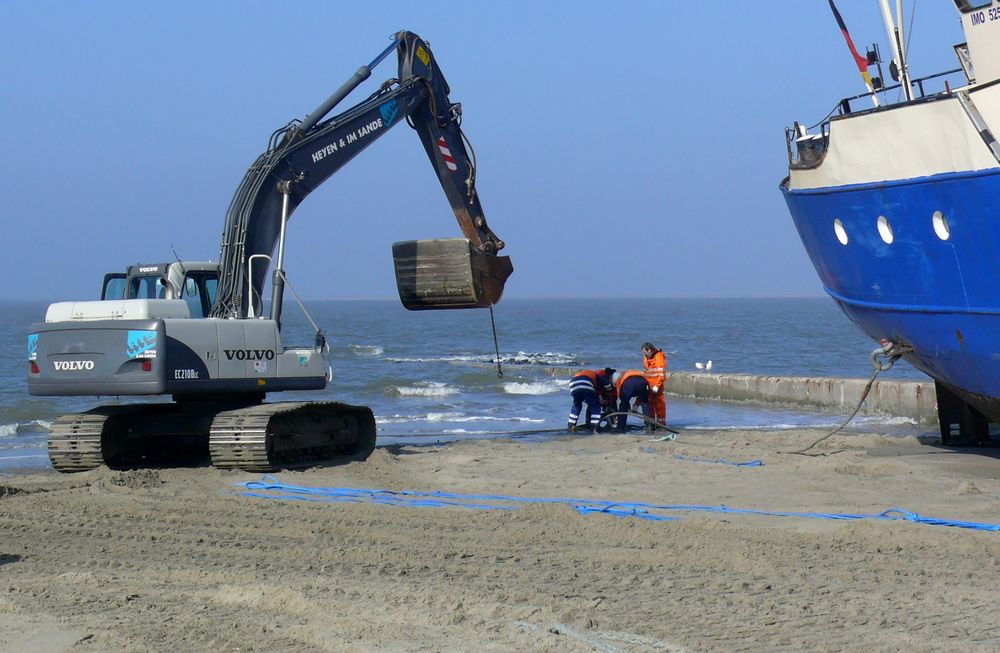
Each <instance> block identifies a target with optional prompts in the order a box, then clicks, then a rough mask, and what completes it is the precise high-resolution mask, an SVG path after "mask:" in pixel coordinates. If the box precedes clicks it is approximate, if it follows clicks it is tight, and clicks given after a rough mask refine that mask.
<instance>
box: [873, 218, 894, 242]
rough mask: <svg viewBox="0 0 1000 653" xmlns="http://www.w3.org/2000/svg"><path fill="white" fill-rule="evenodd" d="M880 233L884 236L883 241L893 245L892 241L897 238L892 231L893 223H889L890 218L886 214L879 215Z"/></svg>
mask: <svg viewBox="0 0 1000 653" xmlns="http://www.w3.org/2000/svg"><path fill="white" fill-rule="evenodd" d="M877 224H878V235H879V236H881V237H882V241H883V242H884V243H885V244H886V245H891V244H892V241H893V240H895V236H894V235H893V233H892V225H891V224H889V219H888V218H886V217H885V216H884V215H880V216H878V223H877Z"/></svg>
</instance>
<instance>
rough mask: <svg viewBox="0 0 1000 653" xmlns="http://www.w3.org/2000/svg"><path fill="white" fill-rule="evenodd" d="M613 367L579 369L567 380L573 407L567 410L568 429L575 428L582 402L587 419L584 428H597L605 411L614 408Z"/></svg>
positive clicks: (573, 429)
mask: <svg viewBox="0 0 1000 653" xmlns="http://www.w3.org/2000/svg"><path fill="white" fill-rule="evenodd" d="M614 373H615V371H614V369H612V368H610V367H605V368H604V369H603V370H580V371H579V372H577V373H576V375H575V376H574V377H573V378H572V380H570V382H569V392H570V395H572V397H573V407H572V408H570V410H569V424H567V428H568V429H569V430H570V431H575V430H576V422H577V420H578V419H579V418H580V411H581V410H583V404H587V419H586V421H585V422H584V428H590V429H593V430H597V426H598V424H599V423H600V421H601V417H602V416H603V415H604V413H605V412H609V411H610V410H613V409H614V405H615V403H614V402H615V389H614V386H613V385H612V383H611V375H612V374H614Z"/></svg>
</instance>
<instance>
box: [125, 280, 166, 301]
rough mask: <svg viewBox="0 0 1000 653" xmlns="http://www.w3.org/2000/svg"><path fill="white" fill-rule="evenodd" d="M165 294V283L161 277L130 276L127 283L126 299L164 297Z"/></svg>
mask: <svg viewBox="0 0 1000 653" xmlns="http://www.w3.org/2000/svg"><path fill="white" fill-rule="evenodd" d="M166 296H167V284H166V281H165V280H164V279H163V277H161V276H159V275H156V276H148V277H132V281H131V282H130V283H129V288H128V299H164V298H165V297H166Z"/></svg>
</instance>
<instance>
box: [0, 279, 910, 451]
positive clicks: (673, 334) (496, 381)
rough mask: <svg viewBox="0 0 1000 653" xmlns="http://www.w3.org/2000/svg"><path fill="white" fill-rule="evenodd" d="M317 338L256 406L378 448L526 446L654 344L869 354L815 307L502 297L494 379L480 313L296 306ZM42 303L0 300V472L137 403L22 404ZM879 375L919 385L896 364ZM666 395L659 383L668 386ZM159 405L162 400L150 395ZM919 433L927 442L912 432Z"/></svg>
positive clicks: (681, 402)
mask: <svg viewBox="0 0 1000 653" xmlns="http://www.w3.org/2000/svg"><path fill="white" fill-rule="evenodd" d="M305 307H306V309H307V310H308V311H309V314H310V315H311V316H312V319H313V320H314V321H315V322H316V323H317V325H318V326H319V327H320V328H321V329H323V330H324V331H325V332H326V336H327V339H328V341H329V343H330V346H331V354H330V356H329V361H330V363H331V365H332V367H333V374H334V378H333V382H332V383H330V384H329V386H328V387H327V388H326V389H325V390H323V391H312V392H295V393H291V392H289V393H275V394H273V395H269V400H271V401H278V400H282V399H286V400H307V399H317V400H326V401H342V402H346V403H350V404H359V405H365V406H370V407H371V408H372V410H373V411H374V413H375V418H376V423H377V426H378V436H379V443H399V442H407V443H414V442H415V443H420V442H427V443H433V442H437V441H446V440H452V439H461V438H471V437H503V436H513V437H527V438H530V437H534V436H535V434H539V433H544V432H546V431H550V430H553V429H559V428H564V427H565V425H566V419H567V415H568V413H569V408H570V404H571V400H570V397H569V391H568V386H569V378H570V376H571V375H572V371H573V370H576V369H583V368H603V367H606V366H610V367H614V368H616V369H619V370H625V369H633V368H636V369H642V355H641V353H640V347H641V345H642V343H644V342H647V341H649V342H652V343H653V344H655V345H656V346H658V347H660V348H661V349H663V351H664V352H665V353H666V354H667V359H668V369H669V370H680V371H685V372H695V371H697V370H696V363H702V364H704V363H706V362H707V361H709V360H711V361H712V372H713V373H730V374H762V375H776V376H828V377H855V378H867V377H869V376H870V375H871V373H872V367H871V363H870V362H869V354H870V353H871V351H872V350H873V349H874V348H875V347H876V346H877V344H876V343H874V342H873V341H872V340H871V339H869V338H868V337H867V336H865V335H864V334H863V333H861V332H860V331H859V330H858V329H857V328H856V327H855V326H854V325H853V324H852V323H851V322H850V321H849V320H848V319H847V318H846V317H845V316H844V315H843V313H841V312H840V310H839V309H838V308H837V307H836V305H835V304H834V303H833V302H832V301H831V300H830V299H827V298H823V297H816V298H781V299H775V298H710V299H642V300H640V299H573V300H570V299H530V300H528V299H521V300H519V299H504V300H503V301H501V303H500V304H499V305H498V306H496V307H495V309H494V311H495V315H494V317H495V323H496V334H497V341H498V343H499V348H500V368H501V370H502V373H503V376H502V378H500V377H499V374H498V370H497V365H496V363H495V359H496V354H495V345H494V339H493V332H492V328H491V322H490V314H489V311H487V310H461V311H418V312H410V311H406V310H405V309H403V308H402V306H401V305H400V304H399V302H398V301H397V300H388V299H387V300H350V301H309V302H306V303H305ZM44 314H45V306H44V305H41V304H34V303H4V304H0V469H3V468H10V467H11V466H26V467H47V466H48V460H47V457H46V456H45V451H44V447H45V439H46V433H47V426H48V424H50V423H51V421H52V420H53V419H54V418H55V417H56V416H58V415H60V414H62V413H67V412H77V411H84V410H87V409H89V408H91V407H93V406H96V405H99V404H104V403H114V402H117V401H121V402H131V401H148V400H149V398H147V399H142V398H121V399H120V400H119V399H117V398H114V397H112V398H108V397H102V398H96V397H31V396H29V395H28V393H27V389H26V383H25V375H26V366H27V356H26V351H27V336H28V333H29V329H30V324H31V323H32V322H39V321H42V319H43V318H44ZM282 340H283V342H284V344H285V345H286V346H291V345H306V344H308V345H311V344H312V343H313V329H312V326H311V325H310V323H309V320H308V319H307V318H306V317H305V316H304V314H303V313H302V310H301V309H300V308H299V307H298V306H297V305H296V304H295V303H294V302H286V311H285V320H284V327H283V332H282ZM885 377H886V378H896V379H919V380H927V377H926V376H924V375H923V374H921V373H920V372H918V371H917V370H915V369H914V368H913V367H911V366H909V365H908V364H906V363H905V361H900V362H898V363H897V364H896V365H895V367H893V369H892V370H890V371H889V372H886V373H885ZM668 389H669V387H668ZM161 400H163V399H161ZM667 408H668V422H669V424H670V426H671V427H673V428H675V429H679V430H681V431H685V432H691V433H696V432H698V431H704V430H712V429H747V428H749V429H785V428H800V427H817V428H827V427H831V428H832V427H834V426H836V425H838V424H839V423H840V422H841V421H843V419H844V418H845V417H846V415H844V414H841V413H837V412H818V411H797V410H790V409H787V408H783V407H781V408H779V407H761V406H754V405H748V404H740V403H722V402H709V401H695V400H690V399H682V398H675V397H668V399H667ZM851 427H852V428H854V429H862V430H878V431H881V432H893V433H908V432H912V433H919V432H922V431H921V430H920V429H919V428H918V427H917V426H916V425H914V424H913V423H912V422H911V421H909V420H906V419H901V418H884V417H860V416H859V417H856V418H855V420H854V421H853V422H852V424H851ZM923 430H926V428H924V429H923Z"/></svg>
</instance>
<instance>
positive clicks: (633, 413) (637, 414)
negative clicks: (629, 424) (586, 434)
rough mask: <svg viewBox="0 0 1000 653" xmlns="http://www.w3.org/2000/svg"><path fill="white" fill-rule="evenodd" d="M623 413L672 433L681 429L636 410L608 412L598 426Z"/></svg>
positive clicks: (677, 433)
mask: <svg viewBox="0 0 1000 653" xmlns="http://www.w3.org/2000/svg"><path fill="white" fill-rule="evenodd" d="M622 415H624V416H625V417H626V418H628V417H638V418H639V419H641V420H642V421H643V422H645V423H646V424H647V425H648V426H654V427H656V428H658V429H663V430H664V431H669V432H670V433H673V434H674V435H679V434H680V431H675V430H674V429H672V428H670V427H668V426H664V425H663V424H661V423H660V422H657V421H656V420H655V419H653V418H652V417H646V416H645V415H643V414H642V413H636V412H633V411H626V412H618V413H607V414H606V415H601V419H600V420H599V421H598V422H597V426H598V428H600V426H601V424H604V423H606V422H610V421H611V418H612V417H620V416H622Z"/></svg>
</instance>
